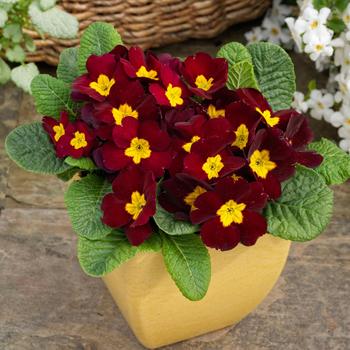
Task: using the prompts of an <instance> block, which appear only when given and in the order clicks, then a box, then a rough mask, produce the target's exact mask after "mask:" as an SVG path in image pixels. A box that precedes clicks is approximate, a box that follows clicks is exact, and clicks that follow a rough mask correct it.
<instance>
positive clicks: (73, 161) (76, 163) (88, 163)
mask: <svg viewBox="0 0 350 350" xmlns="http://www.w3.org/2000/svg"><path fill="white" fill-rule="evenodd" d="M65 162H66V163H67V164H69V165H71V166H73V167H77V168H80V169H83V170H94V169H97V167H96V165H95V163H94V162H93V161H92V160H91V159H90V158H87V157H82V158H72V157H67V158H66V159H65Z"/></svg>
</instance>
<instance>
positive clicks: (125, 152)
mask: <svg viewBox="0 0 350 350" xmlns="http://www.w3.org/2000/svg"><path fill="white" fill-rule="evenodd" d="M113 140H114V143H112V142H109V143H106V144H104V145H103V146H102V155H103V161H104V164H105V167H106V168H107V169H110V170H115V171H116V170H121V169H123V168H125V167H127V166H129V165H137V166H139V167H141V168H142V169H144V170H145V171H147V170H150V171H152V172H153V173H154V175H155V177H159V176H162V175H163V172H164V169H166V168H167V167H168V166H169V165H170V162H171V152H170V149H169V146H170V138H169V136H168V134H167V133H166V132H165V131H163V130H161V129H160V128H159V126H158V124H157V123H156V122H155V121H146V122H143V123H140V122H139V121H138V120H136V119H135V118H131V117H126V118H124V119H123V121H122V125H121V126H119V125H116V126H115V127H114V130H113Z"/></svg>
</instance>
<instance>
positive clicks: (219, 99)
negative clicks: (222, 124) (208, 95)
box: [203, 87, 237, 119]
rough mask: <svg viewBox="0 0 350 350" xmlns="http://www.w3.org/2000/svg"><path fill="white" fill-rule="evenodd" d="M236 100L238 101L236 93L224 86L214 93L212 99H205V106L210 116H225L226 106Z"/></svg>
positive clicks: (212, 117)
mask: <svg viewBox="0 0 350 350" xmlns="http://www.w3.org/2000/svg"><path fill="white" fill-rule="evenodd" d="M235 101H237V95H236V93H235V92H234V91H233V90H229V89H228V88H226V87H223V88H222V89H220V90H218V91H216V92H215V93H214V94H213V95H212V99H211V100H207V101H203V106H204V107H205V112H206V114H207V115H208V117H209V118H211V119H214V118H223V117H225V114H226V111H225V109H226V107H227V106H228V105H229V104H230V103H232V102H235Z"/></svg>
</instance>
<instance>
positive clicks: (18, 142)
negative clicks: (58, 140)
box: [5, 122, 70, 174]
mask: <svg viewBox="0 0 350 350" xmlns="http://www.w3.org/2000/svg"><path fill="white" fill-rule="evenodd" d="M5 147H6V151H7V154H8V155H9V157H10V158H11V159H12V160H13V161H14V162H15V163H16V164H17V165H19V166H20V167H22V168H23V169H25V170H28V171H31V172H33V173H39V174H59V173H62V172H64V171H66V170H67V169H68V168H70V166H69V165H68V164H65V163H64V161H63V159H59V158H57V157H56V153H55V150H54V147H53V145H52V143H51V141H50V139H49V137H48V135H47V134H46V132H45V131H44V129H43V127H42V125H41V123H40V122H35V123H32V124H25V125H21V126H19V127H17V128H16V129H14V130H12V131H11V132H10V133H9V135H8V136H7V138H6V141H5Z"/></svg>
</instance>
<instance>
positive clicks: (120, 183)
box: [101, 167, 156, 246]
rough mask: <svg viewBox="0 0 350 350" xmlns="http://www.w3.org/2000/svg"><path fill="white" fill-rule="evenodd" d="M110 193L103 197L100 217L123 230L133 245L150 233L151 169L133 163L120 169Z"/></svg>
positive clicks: (153, 192) (152, 209)
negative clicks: (144, 170)
mask: <svg viewBox="0 0 350 350" xmlns="http://www.w3.org/2000/svg"><path fill="white" fill-rule="evenodd" d="M112 188H113V193H109V194H107V195H106V196H105V197H104V198H103V201H102V205H101V208H102V211H103V217H102V221H103V223H105V224H106V225H108V226H110V227H113V228H121V229H124V230H125V234H126V236H127V237H128V239H129V241H130V243H131V244H132V245H136V246H137V245H140V244H141V243H142V242H144V241H145V240H146V239H147V238H148V237H149V236H150V235H151V233H152V227H151V225H150V222H149V220H150V218H151V217H152V216H153V215H154V214H155V211H156V182H155V180H154V176H153V174H152V173H151V172H147V173H144V172H142V171H141V170H140V169H138V168H136V167H133V168H131V169H128V170H125V171H124V172H122V173H120V174H119V175H118V176H117V177H116V178H115V180H114V181H113V184H112Z"/></svg>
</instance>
